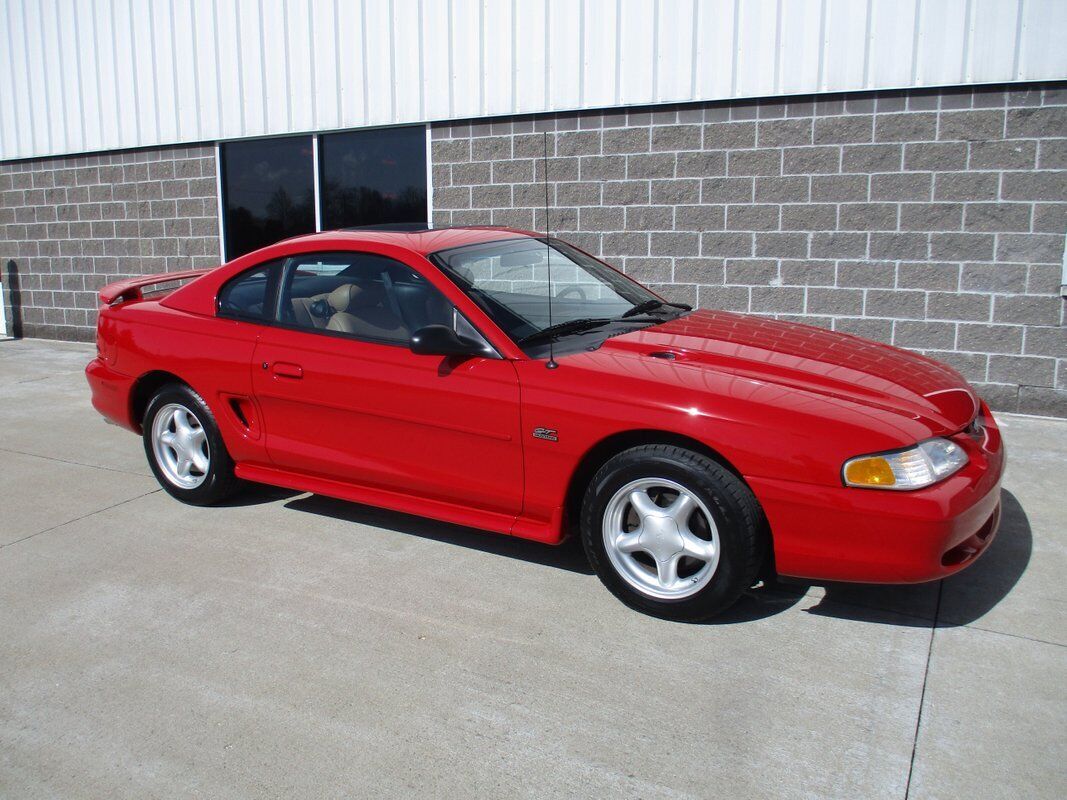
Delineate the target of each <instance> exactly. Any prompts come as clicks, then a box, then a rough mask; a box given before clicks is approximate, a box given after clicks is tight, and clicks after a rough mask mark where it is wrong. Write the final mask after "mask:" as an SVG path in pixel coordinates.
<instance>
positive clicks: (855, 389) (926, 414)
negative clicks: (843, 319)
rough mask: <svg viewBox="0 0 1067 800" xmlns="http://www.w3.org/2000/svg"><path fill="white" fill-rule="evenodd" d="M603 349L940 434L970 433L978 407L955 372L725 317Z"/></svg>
mask: <svg viewBox="0 0 1067 800" xmlns="http://www.w3.org/2000/svg"><path fill="white" fill-rule="evenodd" d="M600 351H601V352H602V353H604V354H605V355H623V354H632V355H636V356H639V357H649V358H667V359H671V358H672V357H673V361H672V362H671V363H673V364H675V365H677V366H678V367H679V368H684V367H687V366H688V367H696V368H702V369H710V370H716V371H719V372H723V373H728V374H732V375H738V376H741V377H744V378H748V379H751V380H757V381H762V382H766V383H774V384H778V385H781V386H787V387H792V388H795V389H798V390H801V391H806V392H815V393H818V394H823V395H830V396H833V397H838V398H842V399H846V400H849V401H852V402H855V403H859V404H862V405H866V406H869V407H872V408H880V409H884V410H887V411H892V412H895V413H898V414H904V415H906V416H908V417H910V418H913V419H924V420H925V421H926V422H928V423H929V424H930V425H931V427H932V428H933V429H935V430H937V431H938V432H940V433H948V432H955V431H958V430H961V429H962V428H965V427H966V426H967V425H968V424H969V423H970V422H971V420H972V419H974V416H975V414H976V413H977V411H978V408H979V399H978V396H977V394H976V393H975V392H974V390H973V389H972V388H971V387H970V386H969V385H968V383H967V382H966V381H965V380H964V378H963V377H962V376H961V375H960V374H959V373H958V372H956V371H955V370H954V369H951V368H950V367H947V366H945V365H944V364H940V363H938V362H936V361H933V360H931V359H929V358H925V357H923V356H920V355H918V354H916V353H912V352H909V351H906V350H901V349H899V348H896V347H891V346H889V345H885V344H880V343H878V342H872V341H869V340H867V339H862V338H860V337H858V336H852V335H850V334H846V333H835V332H832V331H826V330H823V329H821V328H815V327H812V326H809V325H800V324H796V323H792V322H783V321H779V320H772V319H765V318H762V317H752V316H747V315H744V314H733V313H730V312H726V311H703V310H702V311H694V312H693V313H691V314H687V315H685V316H683V317H679V318H678V319H675V320H672V321H670V322H666V323H663V324H662V325H655V326H653V327H650V328H644V329H642V330H639V331H634V332H633V333H627V334H623V335H621V336H615V337H612V338H610V339H608V340H607V341H605V342H604V344H603V346H602V347H601V348H600ZM668 354H670V355H668Z"/></svg>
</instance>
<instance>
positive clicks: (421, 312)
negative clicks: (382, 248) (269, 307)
mask: <svg viewBox="0 0 1067 800" xmlns="http://www.w3.org/2000/svg"><path fill="white" fill-rule="evenodd" d="M281 294H282V297H281V310H282V321H283V322H285V323H287V324H290V325H295V326H297V327H300V328H306V329H309V330H317V331H324V332H327V333H342V334H347V335H349V336H354V337H356V338H359V339H367V340H370V341H376V342H389V343H392V344H404V345H406V344H407V343H408V341H409V339H410V338H411V332H412V331H416V330H418V329H419V328H422V327H424V326H426V325H433V324H437V325H441V324H444V325H451V324H452V320H453V315H452V304H451V303H449V302H448V300H447V299H446V298H445V297H444V295H442V294H441V293H440V292H439V291H437V289H436V288H434V287H433V286H432V285H431V284H430V283H429V281H427V280H426V279H425V278H424V277H423V276H422V275H419V274H418V273H417V272H414V271H413V270H411V269H410V268H408V267H407V266H405V265H404V264H401V263H400V262H398V261H393V260H392V259H391V258H386V257H384V256H379V255H374V254H372V253H357V252H349V253H317V254H314V255H307V256H300V257H296V258H292V259H290V260H289V266H288V269H287V273H286V278H285V281H284V286H283V288H282V292H281Z"/></svg>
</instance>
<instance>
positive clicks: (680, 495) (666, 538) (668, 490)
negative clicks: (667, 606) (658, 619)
mask: <svg viewBox="0 0 1067 800" xmlns="http://www.w3.org/2000/svg"><path fill="white" fill-rule="evenodd" d="M603 534H604V548H605V550H607V553H608V558H609V559H610V560H611V563H612V566H614V567H615V571H616V572H617V573H618V574H619V577H621V578H622V579H623V580H624V581H626V583H628V584H629V585H630V586H631V587H633V588H634V589H636V590H637V591H638V592H640V593H641V594H644V595H647V596H649V597H653V598H655V599H657V600H682V599H684V598H686V597H690V596H692V595H694V594H696V593H697V592H699V591H700V590H701V589H703V588H704V587H705V586H707V585H708V583H709V582H710V581H711V579H712V577H713V576H714V575H715V569H716V567H718V565H719V531H718V528H717V527H716V526H715V519H714V518H713V517H712V516H711V514H710V513H709V512H708V509H707V506H705V505H704V503H703V502H702V501H701V500H700V498H698V497H697V496H696V495H695V494H694V493H693V492H692V491H690V490H689V489H686V488H685V487H684V486H682V485H681V484H680V483H676V482H674V481H671V480H667V479H666V478H642V479H640V480H636V481H631V482H630V483H627V484H626V485H625V486H623V487H622V488H621V489H619V490H618V491H617V492H615V494H614V495H613V496H612V498H611V500H610V501H608V505H607V508H606V510H605V511H604V521H603Z"/></svg>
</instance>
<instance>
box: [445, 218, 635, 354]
mask: <svg viewBox="0 0 1067 800" xmlns="http://www.w3.org/2000/svg"><path fill="white" fill-rule="evenodd" d="M431 260H432V261H433V262H434V263H435V264H437V266H439V267H441V269H442V270H443V271H444V273H445V274H446V275H447V276H448V277H449V278H451V280H452V281H453V282H454V283H455V284H456V285H457V286H459V288H460V289H462V290H463V291H464V292H466V293H467V295H468V296H469V297H470V298H471V299H472V300H474V302H476V303H478V305H480V306H481V307H482V310H484V311H485V312H486V313H487V314H488V315H489V316H490V317H492V318H493V321H494V322H496V324H497V325H499V326H500V327H501V328H502V329H503V330H504V331H505V332H506V333H507V334H508V335H509V336H510V337H511V338H512V339H514V340H516V341H519V340H521V339H523V338H525V337H528V336H530V335H532V334H535V333H537V332H538V331H541V330H544V329H545V328H547V327H548V326H549V324H552V325H553V326H555V325H558V324H560V323H566V322H570V321H574V320H587V319H604V320H611V319H615V318H618V317H621V316H622V315H623V314H625V313H626V312H628V311H629V310H630V309H632V308H633V307H634V306H636V305H639V304H641V303H646V302H648V301H651V300H655V299H656V296H655V295H653V294H652V293H651V292H649V291H648V290H647V289H645V288H644V287H643V286H641V285H640V284H638V283H635V282H634V281H632V280H630V279H629V278H627V277H626V276H625V275H622V274H621V273H619V272H616V271H615V270H613V269H611V268H610V267H608V266H607V265H606V264H602V263H601V262H599V261H597V260H596V259H595V258H592V257H591V256H588V255H586V254H584V253H582V252H580V251H578V250H575V249H574V248H572V247H570V246H569V245H567V244H565V243H563V242H561V241H559V240H558V239H552V240H551V242H546V241H545V240H544V239H530V238H525V237H524V238H515V239H504V240H501V241H496V242H487V243H485V244H473V245H466V246H464V247H457V248H455V249H452V250H445V251H442V252H439V253H435V254H433V255H432V256H431ZM550 277H551V283H550V282H549V278H550ZM550 286H551V293H552V307H551V308H549V302H548V296H549V287H550Z"/></svg>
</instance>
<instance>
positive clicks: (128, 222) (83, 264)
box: [0, 146, 219, 341]
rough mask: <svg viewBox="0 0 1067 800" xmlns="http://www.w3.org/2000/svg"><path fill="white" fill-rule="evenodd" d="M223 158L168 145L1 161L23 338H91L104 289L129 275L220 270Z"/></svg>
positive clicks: (6, 265) (4, 239)
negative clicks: (218, 168)
mask: <svg viewBox="0 0 1067 800" xmlns="http://www.w3.org/2000/svg"><path fill="white" fill-rule="evenodd" d="M218 228H219V223H218V209H217V200H216V189H215V157H214V149H213V148H212V147H210V146H195V147H169V148H159V149H151V150H139V151H127V152H122V153H105V154H100V155H88V156H77V157H71V158H52V159H40V160H34V161H23V162H8V163H0V276H2V279H3V280H4V283H5V286H4V303H5V307H6V308H5V310H6V312H7V318H8V321H9V327H10V324H11V320H12V317H13V314H12V308H11V302H10V300H11V298H10V294H9V291H8V289H9V288H10V286H9V283H10V281H9V278H8V275H9V269H10V267H11V265H14V267H15V268H16V269H17V271H18V280H19V284H20V292H21V306H22V308H21V318H22V333H23V335H24V336H36V337H44V338H49V339H72V340H81V341H90V340H92V338H93V336H94V326H95V325H96V308H97V304H98V301H97V297H96V293H97V291H98V290H99V289H100V288H101V287H103V286H104V285H105V284H107V283H110V282H112V281H114V280H117V279H119V278H122V277H129V276H133V275H145V274H151V273H155V272H170V271H176V270H183V269H192V268H196V267H205V266H213V265H215V264H218V263H219V229H218Z"/></svg>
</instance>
